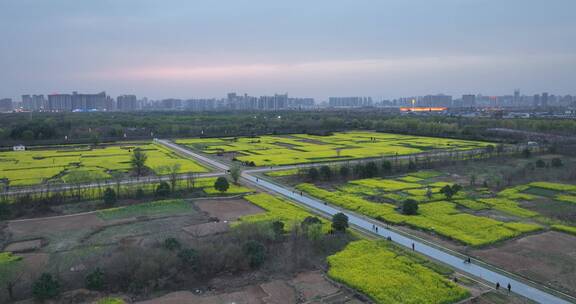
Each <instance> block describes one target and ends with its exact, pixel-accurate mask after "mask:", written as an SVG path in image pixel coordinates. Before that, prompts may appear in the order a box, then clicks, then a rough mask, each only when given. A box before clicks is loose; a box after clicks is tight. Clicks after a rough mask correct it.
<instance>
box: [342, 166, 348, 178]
mask: <svg viewBox="0 0 576 304" xmlns="http://www.w3.org/2000/svg"><path fill="white" fill-rule="evenodd" d="M349 174H350V168H348V166H341V167H340V176H341V177H342V178H347V177H348V175H349Z"/></svg>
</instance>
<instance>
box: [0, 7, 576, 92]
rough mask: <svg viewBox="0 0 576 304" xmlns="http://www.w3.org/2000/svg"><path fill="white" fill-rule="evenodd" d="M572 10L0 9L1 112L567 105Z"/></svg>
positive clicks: (575, 52)
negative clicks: (80, 107) (121, 104)
mask: <svg viewBox="0 0 576 304" xmlns="http://www.w3.org/2000/svg"><path fill="white" fill-rule="evenodd" d="M574 12H576V1H574V0H553V1H541V0H523V1H520V0H507V1H495V0H490V1H488V0H434V1H429V0H397V1H387V0H345V1H342V0H313V1H311V0H307V1H304V0H291V1H272V0H258V1H257V0H229V1H223V0H209V1H194V0H162V1H160V0H157V1H151V0H82V1H79V0H50V1H47V0H1V1H0V38H1V39H0V98H2V97H12V98H17V99H18V100H19V97H18V96H19V95H21V94H47V93H53V92H60V93H68V92H71V91H82V92H98V91H102V90H106V91H107V92H108V93H109V94H111V95H112V96H117V95H119V94H137V95H138V96H147V97H149V98H169V97H174V98H192V97H223V96H224V95H225V94H226V93H227V92H234V91H235V92H239V93H244V92H247V93H249V94H251V95H257V96H259V95H265V94H273V93H284V92H288V93H289V94H290V95H293V96H311V97H316V98H318V99H319V100H323V99H325V98H326V97H328V96H337V95H340V96H343V95H346V96H348V95H350V96H352V95H363V96H364V95H365V96H374V97H378V96H382V97H387V98H394V97H400V96H407V95H424V94H432V93H447V94H453V95H459V94H462V93H484V94H507V93H510V94H511V93H512V91H513V89H515V88H519V89H521V90H522V93H526V94H534V93H539V92H542V91H549V92H552V93H559V94H576V85H575V84H576V17H575V14H574Z"/></svg>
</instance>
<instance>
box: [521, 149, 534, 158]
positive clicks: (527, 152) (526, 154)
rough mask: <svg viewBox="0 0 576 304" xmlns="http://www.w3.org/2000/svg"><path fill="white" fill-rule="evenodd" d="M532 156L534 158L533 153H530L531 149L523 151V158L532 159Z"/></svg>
mask: <svg viewBox="0 0 576 304" xmlns="http://www.w3.org/2000/svg"><path fill="white" fill-rule="evenodd" d="M530 156H532V152H531V151H530V149H528V148H524V150H522V157H524V158H530Z"/></svg>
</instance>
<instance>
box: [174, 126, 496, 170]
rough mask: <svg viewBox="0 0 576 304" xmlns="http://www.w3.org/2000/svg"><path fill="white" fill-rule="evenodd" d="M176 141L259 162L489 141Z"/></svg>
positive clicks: (298, 137)
mask: <svg viewBox="0 0 576 304" xmlns="http://www.w3.org/2000/svg"><path fill="white" fill-rule="evenodd" d="M176 143H178V144H182V145H187V146H189V147H191V148H194V149H197V150H200V151H203V152H205V153H211V154H223V153H231V154H233V155H234V156H233V157H234V158H235V159H237V160H239V161H242V162H245V163H249V164H253V165H255V166H271V165H289V164H300V163H311V162H327V161H337V160H349V159H360V158H369V157H382V156H393V155H406V154H414V153H420V152H424V151H428V150H435V149H458V150H468V149H475V148H481V147H485V146H487V145H489V143H483V142H476V141H467V140H456V139H445V138H432V137H419V136H408V135H397V134H387V133H376V132H364V131H358V132H346V133H334V134H333V135H330V136H315V135H306V134H294V135H284V136H260V137H238V138H236V137H235V138H206V139H202V138H195V139H180V140H177V141H176Z"/></svg>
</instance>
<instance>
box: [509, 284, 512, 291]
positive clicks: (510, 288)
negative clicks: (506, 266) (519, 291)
mask: <svg viewBox="0 0 576 304" xmlns="http://www.w3.org/2000/svg"><path fill="white" fill-rule="evenodd" d="M511 291H512V285H510V283H508V293H510V292H511Z"/></svg>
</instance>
